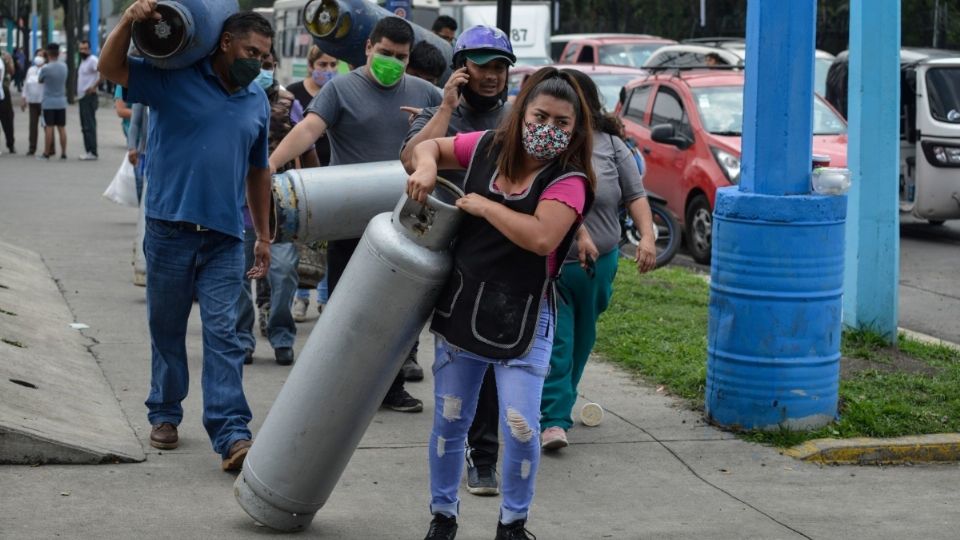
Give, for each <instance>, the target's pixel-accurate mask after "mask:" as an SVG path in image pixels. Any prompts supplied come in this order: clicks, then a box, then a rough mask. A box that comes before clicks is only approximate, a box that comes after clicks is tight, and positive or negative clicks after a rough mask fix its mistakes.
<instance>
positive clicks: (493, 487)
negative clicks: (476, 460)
mask: <svg viewBox="0 0 960 540" xmlns="http://www.w3.org/2000/svg"><path fill="white" fill-rule="evenodd" d="M467 491H469V492H470V493H473V494H474V495H480V496H481V497H492V496H494V495H499V494H500V488H499V487H497V468H496V467H495V466H493V465H477V466H476V467H474V466H472V465H470V464H469V463H467Z"/></svg>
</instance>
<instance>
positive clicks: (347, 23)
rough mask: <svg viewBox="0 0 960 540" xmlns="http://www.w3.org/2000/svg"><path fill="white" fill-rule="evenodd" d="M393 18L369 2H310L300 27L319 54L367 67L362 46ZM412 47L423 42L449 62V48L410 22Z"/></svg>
mask: <svg viewBox="0 0 960 540" xmlns="http://www.w3.org/2000/svg"><path fill="white" fill-rule="evenodd" d="M393 16H395V15H394V14H393V13H391V12H390V11H388V10H386V9H384V8H382V7H380V6H379V5H377V3H376V2H371V1H370V0H310V2H307V5H305V6H304V7H303V21H302V22H303V27H304V28H305V29H306V30H307V32H309V33H310V34H311V35H313V36H314V41H315V42H316V44H317V46H318V47H320V49H321V50H323V52H325V53H327V54H329V55H331V56H334V57H336V58H339V59H340V60H343V61H344V62H346V63H348V64H350V65H352V66H361V65H363V64H366V63H367V55H366V47H365V46H366V43H367V38H369V37H370V32H372V31H373V27H374V26H376V25H377V23H378V22H380V19H382V18H384V17H393ZM407 22H409V23H410V27H411V28H412V29H413V36H414V44H417V43H420V42H421V41H426V42H428V43H430V44H431V45H433V46H434V47H436V48H437V49H438V50H439V51H440V54H442V55H443V58H444V60H446V64H447V65H450V64H451V62H452V61H453V47H452V46H451V45H450V44H449V43H447V42H446V41H444V40H443V38H441V37H440V36H438V35H436V34H434V33H433V32H431V31H430V30H429V29H427V28H424V27H422V26H420V25H419V24H416V23H414V22H412V21H407Z"/></svg>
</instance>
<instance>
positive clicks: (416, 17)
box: [273, 0, 440, 85]
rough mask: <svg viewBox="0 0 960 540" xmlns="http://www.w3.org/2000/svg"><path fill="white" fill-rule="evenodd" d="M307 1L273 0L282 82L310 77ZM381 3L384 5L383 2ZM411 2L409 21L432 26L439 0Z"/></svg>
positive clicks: (278, 72)
mask: <svg viewBox="0 0 960 540" xmlns="http://www.w3.org/2000/svg"><path fill="white" fill-rule="evenodd" d="M308 3H309V2H308V0H277V1H276V2H274V3H273V29H274V31H275V33H276V35H275V37H274V42H275V47H274V49H276V51H277V56H279V57H280V66H279V67H278V68H277V71H276V78H277V80H278V81H280V84H283V85H288V84H291V83H293V82H296V81H299V80H302V79H303V78H305V77H306V76H307V52H308V51H309V50H310V45H312V44H313V36H311V35H310V34H309V33H308V32H307V30H306V29H305V28H304V27H303V9H304V7H306V5H307V4H308ZM379 4H380V5H381V6H382V5H383V2H380V3H379ZM316 5H319V1H317V2H316V3H315V4H314V6H316ZM412 5H413V11H412V13H411V16H410V22H413V23H416V24H419V25H420V26H423V27H424V28H428V29H429V28H430V27H431V26H432V25H433V21H434V20H435V19H436V18H437V14H438V13H439V10H440V2H439V0H413V2H412ZM311 8H313V6H311ZM349 69H350V66H347V65H346V64H345V63H343V62H341V64H340V70H341V71H342V72H345V71H348V70H349Z"/></svg>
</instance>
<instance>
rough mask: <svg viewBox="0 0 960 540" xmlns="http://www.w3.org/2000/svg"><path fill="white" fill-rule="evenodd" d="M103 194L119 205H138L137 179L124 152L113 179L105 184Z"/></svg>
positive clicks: (132, 206) (133, 206) (134, 206)
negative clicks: (107, 184) (108, 183)
mask: <svg viewBox="0 0 960 540" xmlns="http://www.w3.org/2000/svg"><path fill="white" fill-rule="evenodd" d="M103 196H104V197H105V198H106V199H107V200H110V201H113V202H115V203H117V204H119V205H120V206H129V207H131V208H137V207H139V206H140V205H139V204H138V203H137V179H136V177H135V176H134V173H133V164H132V163H130V160H129V159H127V155H126V154H124V155H123V161H122V162H120V168H119V169H117V174H115V175H114V176H113V181H112V182H110V185H109V186H107V190H106V191H104V192H103Z"/></svg>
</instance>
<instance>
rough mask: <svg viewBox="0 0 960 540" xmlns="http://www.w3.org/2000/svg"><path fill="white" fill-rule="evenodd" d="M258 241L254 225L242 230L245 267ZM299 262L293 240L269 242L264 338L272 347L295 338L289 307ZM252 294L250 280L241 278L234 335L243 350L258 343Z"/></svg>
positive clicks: (283, 344)
mask: <svg viewBox="0 0 960 540" xmlns="http://www.w3.org/2000/svg"><path fill="white" fill-rule="evenodd" d="M256 243H257V233H256V231H255V230H253V229H246V230H245V231H243V253H244V257H245V259H246V262H245V263H244V268H247V269H249V268H252V267H253V263H254V262H256V261H255V260H254V256H253V247H254V245H255V244H256ZM298 264H300V252H299V251H297V247H296V246H295V245H294V244H293V243H292V242H283V243H279V244H273V245H271V246H270V270H269V272H268V274H267V282H268V283H270V318H269V319H268V320H267V339H269V340H270V346H271V347H273V348H274V349H279V348H280V347H293V343H294V341H296V339H297V323H296V322H294V320H293V313H291V311H290V307H291V304H292V303H293V295H294V293H295V292H296V290H297V265H298ZM253 320H254V309H253V295H252V293H251V292H250V280H249V279H244V281H243V291H241V293H240V296H239V299H238V301H237V336H238V337H239V339H240V345H241V346H242V347H243V349H244V350H245V351H252V350H254V349H255V348H256V346H257V338H256V337H254V335H253Z"/></svg>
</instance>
